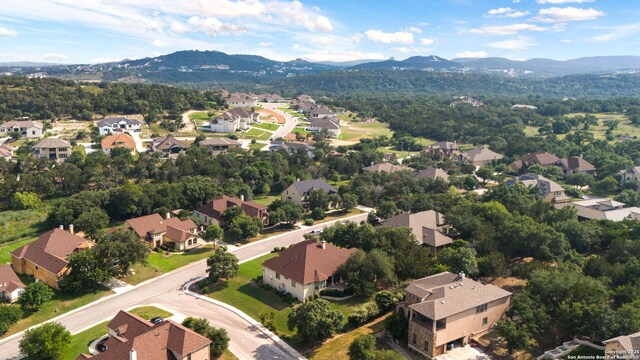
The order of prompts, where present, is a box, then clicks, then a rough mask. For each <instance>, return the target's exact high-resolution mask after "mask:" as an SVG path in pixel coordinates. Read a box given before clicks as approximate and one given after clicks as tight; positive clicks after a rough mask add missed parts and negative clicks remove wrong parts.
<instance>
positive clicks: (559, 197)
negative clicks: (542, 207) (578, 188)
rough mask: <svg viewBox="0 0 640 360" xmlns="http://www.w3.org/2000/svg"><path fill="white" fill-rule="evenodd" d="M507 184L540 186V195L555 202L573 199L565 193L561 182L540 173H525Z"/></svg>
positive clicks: (543, 198) (529, 186)
mask: <svg viewBox="0 0 640 360" xmlns="http://www.w3.org/2000/svg"><path fill="white" fill-rule="evenodd" d="M507 184H509V185H512V184H522V185H524V186H526V187H528V188H532V187H538V197H539V198H540V199H542V200H544V201H547V202H551V203H554V204H558V203H564V202H569V201H571V197H569V196H567V195H566V194H565V191H564V188H563V187H562V186H561V185H560V184H558V183H557V182H555V181H553V180H549V179H547V178H546V177H544V176H542V175H539V174H524V175H521V176H518V177H516V178H514V179H513V180H509V181H507Z"/></svg>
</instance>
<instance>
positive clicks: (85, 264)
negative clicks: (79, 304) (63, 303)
mask: <svg viewBox="0 0 640 360" xmlns="http://www.w3.org/2000/svg"><path fill="white" fill-rule="evenodd" d="M68 261H69V269H70V271H69V274H67V276H65V277H64V278H63V279H62V281H61V282H60V288H61V289H62V290H63V291H65V292H71V293H82V292H84V291H88V290H92V289H95V288H96V287H97V286H98V284H99V283H101V282H103V281H106V280H108V279H110V278H111V276H112V274H111V271H110V269H108V268H106V267H105V266H104V262H103V261H102V257H101V256H100V254H99V253H98V249H96V248H92V249H86V250H82V251H79V252H77V253H72V254H71V255H69V260H68Z"/></svg>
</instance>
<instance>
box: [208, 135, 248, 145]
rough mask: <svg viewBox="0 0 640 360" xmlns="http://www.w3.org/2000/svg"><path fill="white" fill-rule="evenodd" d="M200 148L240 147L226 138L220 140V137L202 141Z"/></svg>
mask: <svg viewBox="0 0 640 360" xmlns="http://www.w3.org/2000/svg"><path fill="white" fill-rule="evenodd" d="M200 145H201V146H224V145H227V146H240V145H242V144H241V143H240V142H239V141H236V140H233V139H228V138H222V137H212V138H208V139H206V140H204V141H201V142H200Z"/></svg>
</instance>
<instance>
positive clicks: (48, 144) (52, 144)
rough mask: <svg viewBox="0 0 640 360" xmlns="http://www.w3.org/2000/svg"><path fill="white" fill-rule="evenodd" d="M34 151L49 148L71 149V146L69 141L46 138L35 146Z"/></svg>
mask: <svg viewBox="0 0 640 360" xmlns="http://www.w3.org/2000/svg"><path fill="white" fill-rule="evenodd" d="M33 147H34V149H49V148H70V147H71V144H70V143H69V142H68V141H65V140H62V139H58V138H45V139H42V140H40V142H38V143H37V144H35V145H34V146H33Z"/></svg>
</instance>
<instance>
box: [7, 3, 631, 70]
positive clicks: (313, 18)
mask: <svg viewBox="0 0 640 360" xmlns="http://www.w3.org/2000/svg"><path fill="white" fill-rule="evenodd" d="M0 9H2V11H0V49H2V50H1V51H0V62H7V61H21V60H28V61H50V62H60V63H95V62H104V61H115V60H121V59H124V58H141V57H147V56H156V55H160V54H167V53H171V52H174V51H177V50H185V49H198V50H219V51H224V52H227V53H243V54H258V55H263V56H266V57H269V58H272V59H276V60H291V59H295V58H303V59H307V60H311V61H350V60H358V59H385V58H389V57H395V58H398V59H403V58H406V57H409V56H413V55H432V54H435V55H439V56H442V57H445V58H454V57H486V56H500V57H507V58H511V59H529V58H537V57H545V58H552V59H560V60H563V59H570V58H576V57H582V56H597V55H640V2H639V1H638V0H448V1H446V0H342V1H335V0H302V1H289V0H21V1H17V0H0Z"/></svg>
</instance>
